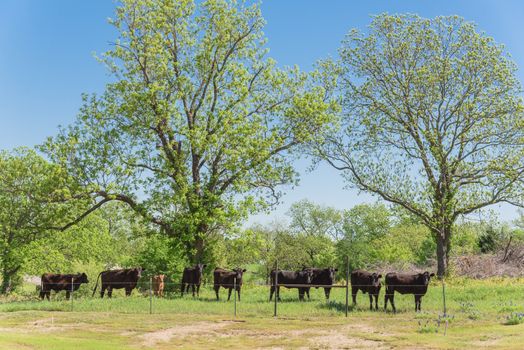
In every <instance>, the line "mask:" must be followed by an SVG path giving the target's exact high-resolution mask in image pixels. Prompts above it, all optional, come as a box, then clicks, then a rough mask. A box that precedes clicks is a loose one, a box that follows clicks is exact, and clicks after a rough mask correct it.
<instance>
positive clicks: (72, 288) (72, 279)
mask: <svg viewBox="0 0 524 350" xmlns="http://www.w3.org/2000/svg"><path fill="white" fill-rule="evenodd" d="M73 282H74V277H71V311H73V299H74V298H73V292H74V290H75V289H74V283H73Z"/></svg>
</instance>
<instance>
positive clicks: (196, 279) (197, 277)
mask: <svg viewBox="0 0 524 350" xmlns="http://www.w3.org/2000/svg"><path fill="white" fill-rule="evenodd" d="M206 266H207V265H206V264H196V265H195V266H193V267H186V268H185V269H184V273H183V274H182V288H181V289H180V292H181V294H180V295H181V296H184V290H185V292H186V293H189V287H190V286H191V290H192V292H193V296H195V287H196V294H197V296H198V295H199V292H200V284H201V283H202V275H203V271H204V268H205V267H206Z"/></svg>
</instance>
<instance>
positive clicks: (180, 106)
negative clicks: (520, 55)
mask: <svg viewBox="0 0 524 350" xmlns="http://www.w3.org/2000/svg"><path fill="white" fill-rule="evenodd" d="M112 24H113V25H114V26H115V28H116V30H117V31H118V33H119V37H118V40H117V41H116V42H115V43H114V48H113V49H112V50H110V51H108V52H106V53H105V54H104V55H102V56H101V58H100V60H101V61H102V62H104V63H105V64H107V66H108V67H109V69H110V71H111V73H113V76H114V81H113V82H112V83H110V84H108V85H107V87H106V90H105V92H104V93H103V94H102V95H100V96H96V95H93V96H90V97H87V96H86V97H85V100H84V105H83V107H82V109H81V111H80V114H79V116H78V119H77V120H76V122H75V123H74V124H73V125H71V126H70V127H68V128H65V129H62V130H61V132H60V134H59V135H58V136H57V137H55V138H54V139H52V140H50V141H49V142H48V143H47V144H46V146H44V149H45V150H46V151H47V152H48V154H49V155H50V156H51V157H52V158H53V159H54V160H55V161H57V162H60V163H63V164H65V165H66V167H67V168H68V169H69V170H70V171H71V173H73V174H75V176H77V177H78V178H79V180H80V181H82V182H83V183H84V184H85V185H86V189H88V192H89V193H90V195H91V196H92V198H93V199H94V200H95V202H96V203H97V204H100V203H103V202H107V201H111V200H118V201H122V202H125V203H127V204H128V205H129V206H130V207H131V208H133V209H134V210H135V211H136V212H137V213H139V214H140V215H141V216H143V217H144V218H146V219H147V220H149V221H150V222H151V223H153V224H155V225H158V226H159V227H160V228H161V230H162V232H164V233H165V234H168V235H169V236H171V237H174V238H176V239H177V240H178V241H179V242H180V243H181V244H182V245H183V246H184V248H185V249H186V251H187V255H188V258H189V259H190V260H193V261H200V260H205V259H207V258H208V257H206V241H207V239H208V237H209V236H210V235H216V233H217V231H220V230H224V229H225V228H227V227H228V226H229V225H232V224H234V223H236V222H238V220H239V219H241V218H244V217H245V216H246V215H247V214H248V213H250V212H253V211H256V210H258V209H260V208H263V207H264V206H267V205H268V203H271V202H274V201H276V200H278V198H279V196H280V193H279V190H278V185H281V184H289V183H293V182H294V181H295V180H296V173H295V171H294V169H293V167H292V159H293V152H294V151H295V150H296V149H297V147H298V146H300V145H301V144H303V143H304V142H308V141H312V140H313V139H314V137H315V135H316V134H317V131H319V130H320V129H323V128H324V127H325V125H326V123H327V122H329V120H330V118H331V114H330V112H329V111H330V109H331V108H332V107H334V105H332V104H330V102H329V97H330V96H329V94H328V93H327V91H326V89H324V88H322V87H320V86H319V85H317V84H316V82H315V81H321V80H322V78H323V77H324V76H320V75H314V74H312V75H309V74H304V73H301V72H300V71H299V70H298V68H292V69H280V68H278V67H277V66H276V63H275V61H273V60H272V59H270V58H268V57H267V48H266V46H265V38H264V36H263V33H262V27H263V25H264V20H263V18H262V17H261V14H260V9H259V7H258V5H253V6H246V5H244V4H237V3H236V2H235V1H226V0H207V1H202V2H199V3H198V4H194V2H193V1H189V0H180V1H175V0H163V1H157V0H155V1H153V0H123V1H122V2H121V6H120V7H119V8H118V9H117V13H116V18H115V19H114V20H112ZM314 77H317V78H318V80H315V79H313V78H314Z"/></svg>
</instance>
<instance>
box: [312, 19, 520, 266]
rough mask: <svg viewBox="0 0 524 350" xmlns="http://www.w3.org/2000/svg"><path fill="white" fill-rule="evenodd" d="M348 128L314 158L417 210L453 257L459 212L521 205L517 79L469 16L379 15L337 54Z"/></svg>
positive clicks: (441, 250) (442, 254) (444, 256)
mask: <svg viewBox="0 0 524 350" xmlns="http://www.w3.org/2000/svg"><path fill="white" fill-rule="evenodd" d="M325 66H326V67H329V68H330V70H331V71H332V72H336V73H337V74H338V76H339V78H340V79H339V81H338V83H339V87H340V96H341V98H342V100H343V109H344V112H343V113H342V117H341V125H342V128H341V129H340V131H339V132H337V133H335V134H333V135H330V136H329V137H328V139H329V140H328V142H326V143H325V144H324V146H323V147H317V151H318V152H319V153H318V155H319V156H320V157H321V158H322V159H324V160H326V161H327V162H328V163H329V164H331V165H332V166H333V167H335V168H336V169H338V170H340V171H341V172H342V174H343V176H344V177H345V179H346V180H347V181H348V183H350V184H352V185H353V186H354V187H356V188H358V189H359V190H363V191H366V192H370V193H373V194H376V195H378V196H379V197H381V198H382V199H384V200H386V201H389V202H392V203H394V204H396V205H399V206H401V207H403V208H405V209H406V210H408V211H409V212H411V213H413V214H414V215H416V216H417V217H419V218H420V220H421V221H422V222H423V223H424V224H425V225H426V226H427V227H428V228H429V229H430V230H431V232H432V233H433V235H434V237H435V239H436V242H437V260H438V275H440V276H443V275H444V274H445V272H446V269H447V265H448V253H449V251H450V242H451V237H452V233H453V232H452V231H453V224H454V223H455V222H456V220H457V218H459V217H460V216H463V215H467V214H469V213H472V212H475V211H477V210H479V209H481V208H483V207H486V206H489V205H492V204H496V203H501V202H507V203H513V204H517V205H522V203H523V202H522V200H521V198H522V197H521V194H522V192H521V188H522V179H523V172H524V158H523V155H524V153H523V150H524V148H523V141H524V139H523V136H524V129H523V126H524V125H523V124H524V123H523V122H524V119H523V117H522V99H521V86H520V84H519V82H518V80H517V78H516V76H515V71H516V69H517V68H516V65H515V64H514V63H513V62H512V61H511V59H510V58H509V57H508V55H507V54H506V53H505V52H504V50H503V47H502V46H501V45H498V44H497V43H495V42H494V40H493V39H492V38H491V37H489V36H487V35H486V34H485V33H480V32H478V31H477V29H476V26H475V25H474V24H473V23H471V22H467V21H465V20H464V19H462V18H460V17H457V16H451V17H436V18H434V19H424V18H420V17H418V16H416V15H395V16H390V15H379V16H376V17H375V18H374V19H373V21H372V23H371V25H370V28H369V32H368V34H362V33H359V32H358V31H351V32H350V33H349V34H348V35H347V37H346V39H345V40H344V42H343V45H342V47H341V49H340V59H339V61H338V62H331V63H329V64H327V63H326V64H325Z"/></svg>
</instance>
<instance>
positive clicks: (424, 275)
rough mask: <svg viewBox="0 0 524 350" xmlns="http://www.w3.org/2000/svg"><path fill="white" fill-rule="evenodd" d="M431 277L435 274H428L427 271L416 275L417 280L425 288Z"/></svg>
mask: <svg viewBox="0 0 524 350" xmlns="http://www.w3.org/2000/svg"><path fill="white" fill-rule="evenodd" d="M433 276H435V274H434V273H433V272H432V273H429V272H427V271H425V272H422V273H419V274H418V278H419V279H420V281H421V282H422V284H423V285H425V286H427V285H428V284H429V280H430V279H431V277H433Z"/></svg>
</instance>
